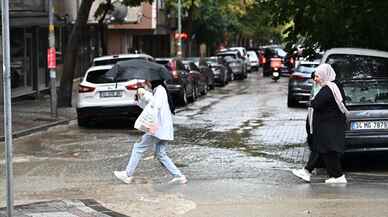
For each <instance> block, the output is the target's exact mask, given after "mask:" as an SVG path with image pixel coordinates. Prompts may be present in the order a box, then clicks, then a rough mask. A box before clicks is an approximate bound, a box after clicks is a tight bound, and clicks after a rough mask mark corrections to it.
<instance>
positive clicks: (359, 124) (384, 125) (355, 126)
mask: <svg viewBox="0 0 388 217" xmlns="http://www.w3.org/2000/svg"><path fill="white" fill-rule="evenodd" d="M364 129H365V130H369V129H372V130H373V129H388V121H355V122H352V124H351V130H364Z"/></svg>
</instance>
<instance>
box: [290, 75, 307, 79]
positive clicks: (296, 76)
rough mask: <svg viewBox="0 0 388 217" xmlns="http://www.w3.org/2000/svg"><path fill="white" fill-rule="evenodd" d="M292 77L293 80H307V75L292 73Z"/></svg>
mask: <svg viewBox="0 0 388 217" xmlns="http://www.w3.org/2000/svg"><path fill="white" fill-rule="evenodd" d="M291 79H293V80H305V77H303V76H300V75H291Z"/></svg>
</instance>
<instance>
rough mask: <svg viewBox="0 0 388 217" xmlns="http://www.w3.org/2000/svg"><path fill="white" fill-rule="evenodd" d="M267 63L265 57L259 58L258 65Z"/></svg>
mask: <svg viewBox="0 0 388 217" xmlns="http://www.w3.org/2000/svg"><path fill="white" fill-rule="evenodd" d="M266 62H267V60H266V59H265V57H264V56H263V55H261V56H260V64H265V63H266Z"/></svg>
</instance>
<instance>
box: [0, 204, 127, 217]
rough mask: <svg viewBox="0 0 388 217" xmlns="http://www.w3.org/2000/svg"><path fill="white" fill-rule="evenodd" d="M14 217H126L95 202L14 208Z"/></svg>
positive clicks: (1, 212)
mask: <svg viewBox="0 0 388 217" xmlns="http://www.w3.org/2000/svg"><path fill="white" fill-rule="evenodd" d="M6 216H7V210H6V208H0V217H6ZM13 216H14V217H78V216H80V217H81V216H82V217H109V216H110V217H127V216H126V215H122V214H120V213H117V212H114V211H112V210H109V209H106V208H105V207H103V206H101V204H99V203H97V202H96V201H95V200H54V201H46V202H37V203H31V204H25V205H19V206H15V207H14V215H13Z"/></svg>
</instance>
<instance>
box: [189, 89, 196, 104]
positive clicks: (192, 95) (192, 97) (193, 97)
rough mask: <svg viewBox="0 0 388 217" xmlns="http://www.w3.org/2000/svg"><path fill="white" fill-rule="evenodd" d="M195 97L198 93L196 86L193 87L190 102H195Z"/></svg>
mask: <svg viewBox="0 0 388 217" xmlns="http://www.w3.org/2000/svg"><path fill="white" fill-rule="evenodd" d="M195 98H196V95H195V87H192V88H191V97H190V102H194V101H195Z"/></svg>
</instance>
